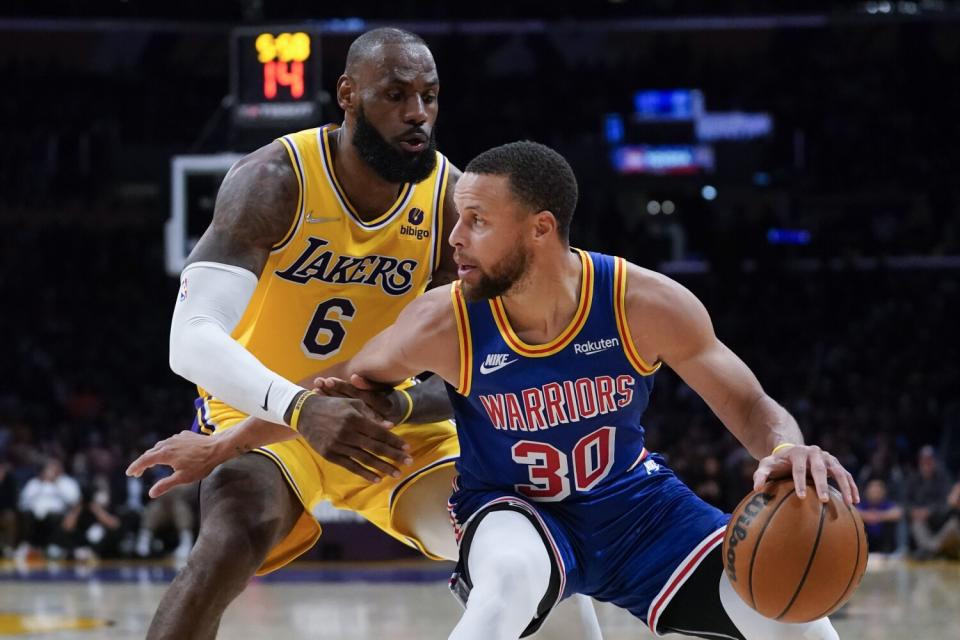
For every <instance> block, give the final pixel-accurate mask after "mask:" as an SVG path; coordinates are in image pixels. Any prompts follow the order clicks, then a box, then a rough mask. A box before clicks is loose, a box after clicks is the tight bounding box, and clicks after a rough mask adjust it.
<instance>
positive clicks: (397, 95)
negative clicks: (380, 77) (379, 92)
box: [387, 91, 403, 102]
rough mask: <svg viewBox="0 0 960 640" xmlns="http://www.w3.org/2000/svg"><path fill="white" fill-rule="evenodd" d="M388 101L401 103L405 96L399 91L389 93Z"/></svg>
mask: <svg viewBox="0 0 960 640" xmlns="http://www.w3.org/2000/svg"><path fill="white" fill-rule="evenodd" d="M387 100H390V101H392V102H399V101H400V100H403V94H402V93H401V92H399V91H388V92H387Z"/></svg>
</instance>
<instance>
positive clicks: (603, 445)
mask: <svg viewBox="0 0 960 640" xmlns="http://www.w3.org/2000/svg"><path fill="white" fill-rule="evenodd" d="M574 251H575V252H576V253H577V254H578V255H579V256H580V259H581V262H582V269H583V271H582V273H583V275H582V278H581V287H580V301H579V305H578V308H577V310H576V313H575V314H574V316H573V319H572V320H571V322H570V324H569V325H568V326H567V327H566V328H565V329H564V330H563V331H562V332H561V333H560V335H559V336H558V337H557V338H556V339H555V340H553V341H551V342H550V343H548V344H541V345H531V344H526V343H525V342H523V340H521V339H520V338H519V337H518V336H517V334H516V332H514V330H513V329H512V328H511V326H510V321H509V319H508V317H507V314H506V310H505V309H504V306H503V302H502V300H501V299H500V298H494V299H492V300H482V301H478V302H470V303H467V302H466V301H465V299H464V297H463V295H462V292H461V291H460V287H459V283H456V284H455V285H454V286H453V288H452V297H453V305H454V311H455V314H456V318H457V326H458V335H459V338H460V367H461V368H460V374H459V380H458V384H457V388H456V390H455V391H456V392H453V390H451V392H450V397H451V400H452V403H453V408H454V412H455V415H456V421H457V431H458V436H459V438H460V447H461V454H460V461H459V462H458V463H457V470H458V472H459V474H460V480H459V484H460V487H461V488H463V489H465V490H468V491H469V490H491V489H501V490H509V491H514V492H517V493H519V494H521V495H524V496H526V497H528V498H530V499H532V500H537V501H541V502H558V501H580V500H584V499H586V498H587V496H588V495H589V494H590V493H591V492H595V491H597V490H598V489H600V488H602V487H603V486H605V485H606V484H608V483H611V482H613V481H615V479H616V478H618V477H619V476H622V475H623V474H624V473H626V472H628V471H631V470H632V469H633V468H634V467H636V465H637V464H638V463H640V461H641V460H643V458H644V457H645V456H646V450H645V449H644V432H643V427H642V426H641V425H640V417H641V415H642V414H643V412H644V410H645V409H646V407H647V402H648V400H649V397H650V392H651V390H652V388H653V375H652V374H653V373H654V372H655V371H656V370H657V368H658V367H659V363H657V364H656V365H655V366H651V365H649V364H647V363H646V362H644V360H643V359H642V358H641V357H640V355H639V353H638V352H637V350H636V348H635V346H634V344H633V341H632V339H631V335H630V330H629V327H628V325H627V322H626V313H625V308H624V296H625V293H626V278H627V273H626V264H625V262H624V260H623V259H622V258H615V257H612V256H607V255H602V254H598V253H587V252H584V251H580V250H574Z"/></svg>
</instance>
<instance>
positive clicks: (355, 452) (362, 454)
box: [344, 447, 400, 478]
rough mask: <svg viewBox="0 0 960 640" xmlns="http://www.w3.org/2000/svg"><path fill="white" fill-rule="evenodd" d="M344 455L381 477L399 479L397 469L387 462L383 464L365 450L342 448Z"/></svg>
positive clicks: (381, 460) (379, 459) (382, 461)
mask: <svg viewBox="0 0 960 640" xmlns="http://www.w3.org/2000/svg"><path fill="white" fill-rule="evenodd" d="M344 453H345V454H346V455H348V456H349V457H351V458H353V459H354V460H356V461H357V462H359V463H360V464H362V465H363V466H365V467H369V468H370V469H373V470H374V471H377V472H379V475H381V476H392V477H394V478H399V477H400V470H399V469H397V468H396V467H395V466H393V465H392V464H390V463H389V462H385V461H384V460H383V459H382V458H378V457H377V456H375V455H373V454H372V453H370V452H369V451H367V450H364V449H359V448H346V447H344Z"/></svg>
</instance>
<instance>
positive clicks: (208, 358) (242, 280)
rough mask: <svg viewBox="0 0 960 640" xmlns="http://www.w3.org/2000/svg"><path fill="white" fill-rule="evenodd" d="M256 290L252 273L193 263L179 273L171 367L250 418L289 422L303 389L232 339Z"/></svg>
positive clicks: (219, 265) (222, 266)
mask: <svg viewBox="0 0 960 640" xmlns="http://www.w3.org/2000/svg"><path fill="white" fill-rule="evenodd" d="M256 288H257V276H255V275H254V274H253V273H252V272H250V271H247V270H246V269H242V268H240V267H235V266H232V265H227V264H220V263H217V262H194V263H192V264H190V265H187V268H186V269H184V270H183V273H181V274H180V293H179V294H178V296H177V304H176V306H175V307H174V309H173V321H172V322H171V324H170V368H171V369H173V371H174V372H175V373H177V374H178V375H181V376H183V377H184V378H186V379H187V380H189V381H191V382H193V383H195V384H198V385H200V386H201V387H203V388H204V389H206V390H207V391H209V392H210V393H211V394H213V395H214V396H216V397H217V398H218V399H220V400H222V401H224V402H226V403H227V404H229V405H230V406H232V407H234V408H235V409H239V410H240V411H243V412H244V413H246V414H249V415H251V416H256V417H258V418H262V419H264V420H267V421H269V422H275V423H277V424H286V423H285V422H284V421H283V414H284V413H285V412H286V410H287V407H289V406H290V403H291V402H292V401H293V399H294V397H295V396H296V395H297V393H299V392H300V391H303V390H304V389H303V387H301V386H299V385H296V384H294V383H292V382H290V381H289V380H287V379H286V378H284V377H282V376H280V375H279V374H277V373H274V372H273V371H271V370H270V369H268V368H267V367H266V366H264V364H263V363H261V362H260V361H259V360H257V358H256V357H255V356H254V355H253V354H252V353H250V352H249V351H247V350H246V349H245V348H244V347H243V346H242V345H241V344H240V343H239V342H237V341H236V340H234V339H233V338H232V337H231V335H230V334H231V332H232V331H233V330H234V328H236V326H237V324H238V323H239V322H240V318H242V317H243V313H244V311H245V310H246V308H247V305H248V304H249V303H250V299H251V298H252V297H253V292H254V290H255V289H256Z"/></svg>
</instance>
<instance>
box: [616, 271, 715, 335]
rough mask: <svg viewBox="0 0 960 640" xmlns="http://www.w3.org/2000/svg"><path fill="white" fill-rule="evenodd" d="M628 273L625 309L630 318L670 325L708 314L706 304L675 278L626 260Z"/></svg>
mask: <svg viewBox="0 0 960 640" xmlns="http://www.w3.org/2000/svg"><path fill="white" fill-rule="evenodd" d="M624 263H625V264H626V271H627V287H626V295H625V306H626V310H627V313H628V314H629V315H630V316H634V317H642V318H643V319H644V321H645V322H647V323H650V322H656V321H658V320H659V321H662V322H663V323H666V324H667V325H670V324H672V323H675V322H678V321H683V320H689V319H690V318H691V317H699V316H701V315H702V314H705V313H706V310H705V309H704V307H703V303H701V302H700V300H699V299H698V298H697V297H696V296H695V295H694V294H693V292H691V291H690V290H689V289H687V288H686V287H685V286H683V285H682V284H680V283H679V282H677V281H676V280H674V279H673V278H671V277H669V276H667V275H665V274H663V273H660V272H658V271H654V270H652V269H646V268H644V267H641V266H639V265H636V264H633V263H632V262H629V261H627V260H624Z"/></svg>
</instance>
